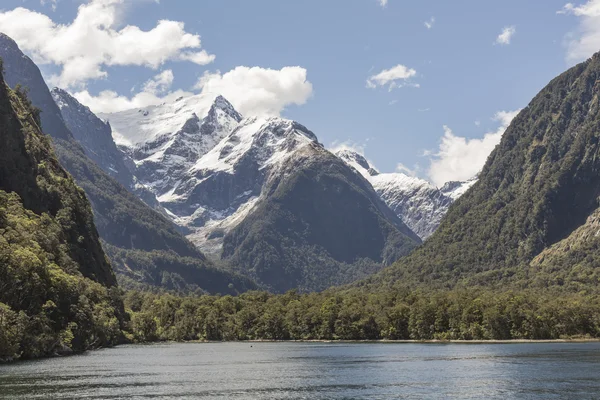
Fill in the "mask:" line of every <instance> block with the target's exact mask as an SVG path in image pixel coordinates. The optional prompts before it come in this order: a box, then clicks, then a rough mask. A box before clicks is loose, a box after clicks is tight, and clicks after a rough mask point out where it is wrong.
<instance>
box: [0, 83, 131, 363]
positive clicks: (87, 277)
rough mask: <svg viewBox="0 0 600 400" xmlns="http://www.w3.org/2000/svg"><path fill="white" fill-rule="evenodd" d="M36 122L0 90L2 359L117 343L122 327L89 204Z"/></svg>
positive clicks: (20, 97) (25, 104) (20, 102)
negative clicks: (0, 150)
mask: <svg viewBox="0 0 600 400" xmlns="http://www.w3.org/2000/svg"><path fill="white" fill-rule="evenodd" d="M0 82H1V77H0ZM39 122H40V119H39V112H38V111H37V110H36V109H35V108H33V107H31V104H30V103H29V101H28V100H27V97H26V95H25V93H24V92H23V91H21V90H20V88H18V90H17V91H11V90H10V89H8V88H7V87H6V86H5V85H4V84H3V83H2V84H0V143H2V146H3V147H2V152H0V360H4V359H15V358H20V357H22V358H29V357H39V356H45V355H50V354H54V353H56V352H70V351H82V350H85V349H89V348H94V347H98V346H106V345H111V344H115V343H117V342H118V341H119V340H120V338H121V336H122V334H121V328H123V327H124V325H123V322H124V318H125V314H124V311H123V306H122V302H121V299H120V297H119V293H118V292H117V289H116V287H115V286H114V285H115V283H116V281H115V277H114V275H113V273H112V270H111V267H110V264H109V263H108V261H107V259H106V257H105V255H104V252H103V251H102V248H101V245H100V241H99V238H98V233H97V232H96V228H95V226H94V223H93V217H92V211H91V208H90V205H89V203H88V202H87V199H86V198H85V195H84V194H83V192H82V191H81V189H79V188H78V187H77V186H76V185H75V183H74V181H73V179H72V178H71V177H70V176H69V175H68V174H67V173H66V172H65V171H64V170H63V169H62V168H61V167H60V165H59V164H58V161H57V160H56V157H55V156H54V154H53V151H52V148H51V146H50V142H49V140H48V139H47V137H45V136H44V135H43V134H42V133H41V132H40V130H39Z"/></svg>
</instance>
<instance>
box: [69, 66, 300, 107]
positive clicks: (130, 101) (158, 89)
mask: <svg viewBox="0 0 600 400" xmlns="http://www.w3.org/2000/svg"><path fill="white" fill-rule="evenodd" d="M173 80H174V76H173V72H172V71H171V70H166V71H163V72H161V73H160V74H158V75H156V76H155V77H154V78H152V79H151V80H149V81H148V82H146V83H145V84H144V85H143V86H142V90H141V91H140V92H139V93H137V94H135V95H134V96H132V97H127V96H121V95H119V94H117V93H116V92H114V91H110V90H106V91H103V92H100V94H99V95H97V96H93V95H92V94H90V93H89V92H88V91H87V90H83V91H80V92H78V93H75V94H74V96H75V98H77V100H79V101H80V102H81V103H82V104H85V105H86V106H88V107H90V109H91V110H92V111H94V112H97V113H110V112H117V111H123V110H128V109H132V108H142V107H147V106H151V105H157V104H161V103H164V102H171V101H174V100H176V99H177V98H179V97H181V96H191V95H194V94H197V93H192V92H187V91H183V90H175V91H170V90H171V86H172V84H173ZM195 89H197V90H199V91H200V94H204V95H206V97H207V98H208V97H212V98H214V97H216V96H217V95H222V96H224V97H225V98H226V99H228V100H229V101H230V102H231V104H233V106H234V107H235V108H236V109H237V110H238V111H239V112H241V113H242V114H243V115H279V114H280V113H281V111H283V109H284V108H285V107H286V106H288V105H290V104H298V105H300V104H304V103H305V102H306V101H307V100H308V98H309V97H310V96H311V94H312V84H311V83H310V82H309V81H308V80H307V79H306V69H304V68H301V67H284V68H282V69H280V70H273V69H267V68H260V67H252V68H249V67H243V66H241V67H236V68H234V69H233V70H231V71H229V72H227V73H225V74H221V73H219V72H215V73H205V74H204V75H203V76H202V77H201V78H200V80H199V81H198V83H197V85H196V87H195Z"/></svg>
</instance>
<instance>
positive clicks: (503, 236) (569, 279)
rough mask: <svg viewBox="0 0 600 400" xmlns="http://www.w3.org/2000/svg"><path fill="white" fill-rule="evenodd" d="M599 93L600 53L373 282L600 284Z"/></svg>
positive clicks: (555, 86) (537, 102)
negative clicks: (414, 246) (429, 231)
mask: <svg viewBox="0 0 600 400" xmlns="http://www.w3.org/2000/svg"><path fill="white" fill-rule="evenodd" d="M599 95H600V54H597V55H596V56H594V57H593V58H592V59H590V60H588V61H586V62H584V63H582V64H579V65H577V66H575V67H573V68H572V69H570V70H568V71H567V72H565V73H563V74H562V75H560V76H559V77H557V78H556V79H554V80H553V81H552V82H551V83H550V84H549V85H548V86H546V87H545V88H544V89H543V90H542V91H541V92H540V93H539V94H538V95H537V96H536V97H535V98H534V99H533V100H532V101H531V103H530V104H529V105H528V106H527V107H526V108H525V109H523V111H521V112H520V113H519V115H518V116H517V117H516V118H515V119H514V120H513V121H512V123H511V124H510V126H509V127H508V129H507V130H506V132H505V133H504V135H503V137H502V141H501V142H500V144H499V145H498V146H497V147H496V149H495V150H494V151H493V152H492V154H491V155H490V157H489V159H488V161H487V163H486V165H485V167H484V168H483V171H482V172H481V174H480V178H479V181H478V182H477V183H476V184H475V185H474V186H473V187H472V188H471V189H470V190H469V191H468V192H467V193H466V194H465V195H464V196H462V197H461V198H460V199H459V200H458V201H457V202H456V203H455V204H453V205H452V206H451V207H450V210H449V212H448V214H447V215H446V217H445V218H444V220H443V221H442V224H441V225H440V227H439V229H438V230H437V231H436V233H435V234H434V235H433V236H432V237H431V238H430V239H429V240H428V241H427V242H426V243H425V244H424V245H423V246H422V247H421V248H420V249H418V250H417V251H415V252H414V253H413V254H412V255H410V256H409V257H407V258H405V259H403V260H401V261H400V262H398V263H397V264H396V265H395V266H393V267H392V268H390V269H389V270H387V271H384V272H383V273H382V274H381V275H380V276H379V277H376V278H374V279H373V280H372V281H373V282H375V283H376V284H381V283H388V282H391V281H397V282H402V283H403V284H406V283H412V284H416V285H426V286H431V285H435V286H436V287H453V286H454V285H456V284H462V285H465V286H468V285H473V284H499V285H505V284H507V283H515V284H519V285H534V286H541V287H545V286H567V287H569V289H570V290H580V289H582V288H586V287H587V288H596V287H598V284H599V283H600V279H599V278H600V276H599V275H598V274H597V272H596V269H597V268H598V264H597V263H596V262H595V260H597V259H598V255H599V254H600V253H599V249H600V245H599V244H600V243H599V242H598V238H597V234H596V232H597V230H598V229H595V228H594V227H595V226H596V228H597V216H596V217H594V212H595V210H597V209H598V206H599V202H598V198H599V195H600V173H599V172H600V158H599V157H598V153H599V152H600V104H599V100H598V99H599ZM580 228H581V229H583V231H582V230H581V229H580ZM561 242H562V244H561ZM553 245H556V246H553ZM534 259H535V262H533V264H532V260H534Z"/></svg>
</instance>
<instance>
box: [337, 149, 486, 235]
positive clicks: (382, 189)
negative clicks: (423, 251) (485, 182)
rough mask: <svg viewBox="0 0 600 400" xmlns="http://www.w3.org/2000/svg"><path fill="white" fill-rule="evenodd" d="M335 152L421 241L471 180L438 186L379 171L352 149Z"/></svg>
mask: <svg viewBox="0 0 600 400" xmlns="http://www.w3.org/2000/svg"><path fill="white" fill-rule="evenodd" d="M335 155H336V156H338V157H339V158H340V159H341V160H343V161H344V162H345V163H346V164H348V165H349V166H351V167H352V168H354V169H355V170H356V171H357V172H359V173H360V174H361V175H362V176H363V177H365V179H367V180H368V181H369V182H370V183H371V185H373V188H374V189H375V191H376V192H377V193H378V194H379V196H380V197H381V199H382V200H383V201H384V202H385V203H386V204H387V205H388V206H389V207H390V208H391V209H392V210H393V211H394V212H395V213H396V215H397V216H398V217H400V219H401V220H402V221H403V222H404V223H405V224H406V225H407V226H408V227H409V228H410V229H412V230H413V232H415V233H416V234H417V235H419V237H420V238H421V239H423V240H425V239H427V238H428V237H429V236H431V235H432V234H433V232H435V230H436V229H437V227H438V226H439V224H440V222H441V220H442V218H443V217H444V215H445V214H446V212H447V211H448V207H450V204H452V203H453V202H454V200H456V199H457V198H458V197H460V196H461V195H462V194H463V193H464V192H465V191H466V190H467V189H468V188H469V187H471V185H472V184H473V183H474V182H475V181H474V180H473V181H469V182H451V183H449V184H447V185H444V187H443V188H442V189H438V188H436V187H435V186H433V185H432V184H431V183H429V182H427V181H425V180H423V179H419V178H414V177H411V176H408V175H405V174H403V173H384V174H382V173H380V172H379V171H377V169H375V168H374V167H373V166H371V165H370V164H369V162H368V161H367V160H366V159H365V158H364V157H363V156H362V155H360V154H358V153H357V152H356V151H353V150H350V149H340V150H337V151H335Z"/></svg>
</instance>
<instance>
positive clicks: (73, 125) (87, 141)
mask: <svg viewBox="0 0 600 400" xmlns="http://www.w3.org/2000/svg"><path fill="white" fill-rule="evenodd" d="M51 95H52V98H53V100H54V102H55V103H56V105H57V106H58V108H59V109H60V113H61V115H62V117H63V120H64V124H65V125H66V127H67V128H68V129H69V131H70V132H71V133H72V134H73V137H74V138H75V140H76V141H77V143H79V144H80V145H81V146H82V147H83V148H84V150H85V153H86V155H87V156H88V157H89V158H90V159H91V160H92V161H94V162H95V163H96V165H98V166H99V167H100V168H102V170H104V172H106V173H107V174H108V175H109V176H110V177H112V178H114V179H115V180H116V181H117V182H119V183H120V184H121V185H123V186H124V187H125V188H127V189H128V190H129V191H130V192H132V193H134V194H136V195H137V196H138V197H139V198H140V199H141V200H142V201H144V202H145V203H146V204H148V205H149V206H151V207H153V208H155V209H157V210H160V206H159V203H158V201H157V200H156V197H154V195H153V194H152V193H151V192H150V191H149V190H147V189H146V188H145V187H144V186H143V185H140V184H138V183H137V181H136V178H135V176H134V175H133V173H132V171H134V170H135V165H134V164H133V160H131V159H130V158H129V157H127V156H126V155H125V154H124V153H123V152H122V151H121V150H119V149H118V148H117V145H116V144H115V142H114V140H113V138H112V130H111V127H110V124H109V123H107V122H105V121H102V120H101V119H100V118H98V117H97V116H96V115H95V114H94V113H93V112H91V111H90V109H89V108H88V107H86V106H84V105H82V104H81V103H79V101H77V100H76V99H75V98H74V97H73V96H71V95H70V94H69V93H68V92H66V91H65V90H62V89H59V88H54V89H52V91H51Z"/></svg>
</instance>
